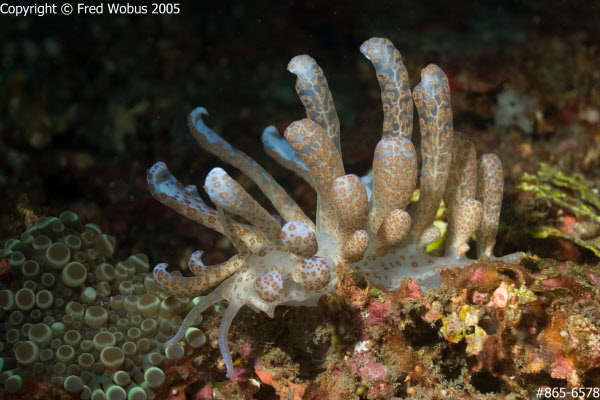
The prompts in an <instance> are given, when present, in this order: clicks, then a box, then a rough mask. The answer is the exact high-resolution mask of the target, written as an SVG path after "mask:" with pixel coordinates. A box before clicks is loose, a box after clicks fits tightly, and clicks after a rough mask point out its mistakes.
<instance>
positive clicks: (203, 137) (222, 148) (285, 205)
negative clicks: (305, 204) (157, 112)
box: [188, 107, 314, 225]
mask: <svg viewBox="0 0 600 400" xmlns="http://www.w3.org/2000/svg"><path fill="white" fill-rule="evenodd" d="M204 115H208V112H207V111H206V109H205V108H204V107H197V108H195V109H194V110H193V111H192V112H191V113H190V115H189V116H188V126H189V128H190V132H191V133H192V135H193V136H194V137H195V138H196V141H197V142H198V143H199V144H200V146H202V148H203V149H204V150H206V151H209V152H211V153H212V154H214V155H216V156H217V157H219V158H220V159H221V160H223V161H225V162H226V163H228V164H230V165H232V166H234V167H235V168H237V169H239V170H240V171H242V172H243V173H244V174H245V175H246V176H247V177H248V178H250V179H252V181H254V183H256V185H257V186H258V188H259V189H260V190H261V191H262V192H263V193H264V194H265V196H267V198H268V199H269V200H270V201H271V203H273V206H274V207H275V209H277V211H278V212H279V214H280V215H281V216H282V217H283V219H284V220H286V221H293V220H302V221H304V222H306V223H307V224H309V225H314V224H313V222H312V221H311V220H310V218H308V217H307V216H306V215H305V214H304V212H303V211H302V210H301V209H300V207H299V206H298V205H297V204H296V203H295V202H294V200H292V198H291V197H290V196H289V195H288V194H287V192H286V191H285V190H284V189H283V188H282V187H281V186H280V185H279V183H277V181H275V179H273V177H272V176H271V175H269V174H268V173H267V171H265V170H264V169H263V167H261V166H260V165H258V163H257V162H256V161H254V160H253V159H251V158H250V157H248V156H247V155H246V154H245V153H244V152H242V151H240V150H237V149H236V148H234V147H233V146H231V145H230V144H229V143H227V142H226V141H225V140H224V139H223V138H221V137H220V136H219V135H217V134H216V133H215V132H214V131H213V130H212V129H210V128H209V127H208V126H206V124H205V123H204V121H203V119H202V117H203V116H204Z"/></svg>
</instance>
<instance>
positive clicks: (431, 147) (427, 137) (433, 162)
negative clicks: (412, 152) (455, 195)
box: [410, 64, 453, 239]
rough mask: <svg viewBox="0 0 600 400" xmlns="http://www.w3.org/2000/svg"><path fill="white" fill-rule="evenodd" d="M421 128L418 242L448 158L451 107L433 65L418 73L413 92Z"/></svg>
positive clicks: (415, 232) (415, 231)
mask: <svg viewBox="0 0 600 400" xmlns="http://www.w3.org/2000/svg"><path fill="white" fill-rule="evenodd" d="M413 98H414V101H415V106H416V107H417V111H418V112H419V127H420V128H421V157H422V159H423V163H422V165H421V188H420V189H421V195H420V197H419V206H418V209H417V214H416V216H415V218H414V222H413V229H412V230H411V233H410V235H411V237H413V238H415V239H416V238H419V237H420V236H421V234H422V233H423V231H424V230H425V229H427V228H428V227H429V226H430V225H431V224H432V223H433V220H434V219H435V214H436V212H437V210H438V207H439V206H440V200H441V199H442V195H443V193H444V188H445V187H446V179H447V178H448V171H449V169H450V161H451V155H452V137H453V130H452V107H451V105H450V85H449V84H448V78H446V74H444V72H443V71H442V70H441V69H440V67H438V66H437V65H435V64H430V65H428V66H427V67H425V68H424V69H423V71H421V83H419V84H418V85H417V86H416V87H415V89H414V90H413Z"/></svg>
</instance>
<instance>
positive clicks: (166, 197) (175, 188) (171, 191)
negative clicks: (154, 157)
mask: <svg viewBox="0 0 600 400" xmlns="http://www.w3.org/2000/svg"><path fill="white" fill-rule="evenodd" d="M146 179H147V182H148V189H150V192H151V193H152V196H154V198H155V199H156V200H158V201H160V202H161V203H163V204H164V205H166V206H167V207H169V208H171V209H172V210H175V211H177V212H178V213H179V214H181V215H183V216H185V217H187V218H189V219H191V220H193V221H196V222H198V223H200V224H202V225H204V226H206V227H208V228H210V229H212V230H215V231H217V232H220V233H223V227H222V226H221V223H220V222H219V219H218V216H217V212H216V211H215V210H213V209H212V208H210V207H208V206H207V205H206V204H205V203H204V201H202V199H201V198H200V196H198V191H197V190H196V191H195V192H194V190H193V188H192V187H190V186H186V187H184V186H183V185H182V184H181V183H179V181H178V180H177V179H176V178H175V177H174V176H173V174H171V172H170V171H169V170H168V169H167V166H166V165H165V163H163V162H157V163H156V164H154V165H153V166H152V168H150V170H149V171H148V175H147V178H146Z"/></svg>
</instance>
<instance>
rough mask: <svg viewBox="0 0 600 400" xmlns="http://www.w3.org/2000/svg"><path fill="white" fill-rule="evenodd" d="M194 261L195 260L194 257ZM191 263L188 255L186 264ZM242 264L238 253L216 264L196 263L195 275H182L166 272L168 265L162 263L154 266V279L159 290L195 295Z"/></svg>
mask: <svg viewBox="0 0 600 400" xmlns="http://www.w3.org/2000/svg"><path fill="white" fill-rule="evenodd" d="M194 254H196V253H194ZM194 254H193V255H192V256H194ZM194 261H197V260H196V259H194ZM191 263H192V261H191V257H190V261H188V265H190V264H191ZM242 265H243V257H242V256H240V255H239V254H238V255H235V256H233V257H231V258H230V259H229V260H227V261H225V262H223V263H221V264H217V265H204V264H196V265H195V266H194V269H193V272H194V273H195V274H196V276H190V277H183V276H177V275H173V274H171V273H169V272H167V267H168V265H167V264H165V263H162V264H158V265H156V266H155V267H154V281H155V282H156V285H157V286H158V287H159V288H160V289H161V290H164V291H165V292H167V293H169V294H172V295H174V296H180V297H189V296H197V295H199V294H202V293H203V292H204V291H205V290H207V289H210V288H211V287H213V286H214V285H216V284H218V283H221V282H222V281H223V280H225V278H227V277H228V276H230V275H232V274H233V273H235V272H236V271H238V270H239V269H240V268H241V267H242Z"/></svg>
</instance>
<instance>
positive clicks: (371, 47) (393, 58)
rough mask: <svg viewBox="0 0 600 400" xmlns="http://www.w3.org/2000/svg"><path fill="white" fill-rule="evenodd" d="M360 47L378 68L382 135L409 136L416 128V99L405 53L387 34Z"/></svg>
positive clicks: (407, 137)
mask: <svg viewBox="0 0 600 400" xmlns="http://www.w3.org/2000/svg"><path fill="white" fill-rule="evenodd" d="M360 51H361V52H362V53H363V54H364V55H365V57H367V58H368V59H369V60H371V62H372V63H373V66H374V67H375V70H376V71H377V80H378V81H379V86H380V87H381V102H382V103H383V137H384V138H387V137H402V138H406V139H408V140H410V137H411V135H412V129H413V102H412V98H411V96H410V82H409V80H408V72H407V71H406V67H405V66H404V63H403V62H402V55H400V52H399V51H398V50H396V48H395V47H394V44H393V43H392V42H391V41H390V40H389V39H385V38H372V39H369V40H367V41H365V42H364V43H363V44H362V46H360Z"/></svg>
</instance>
